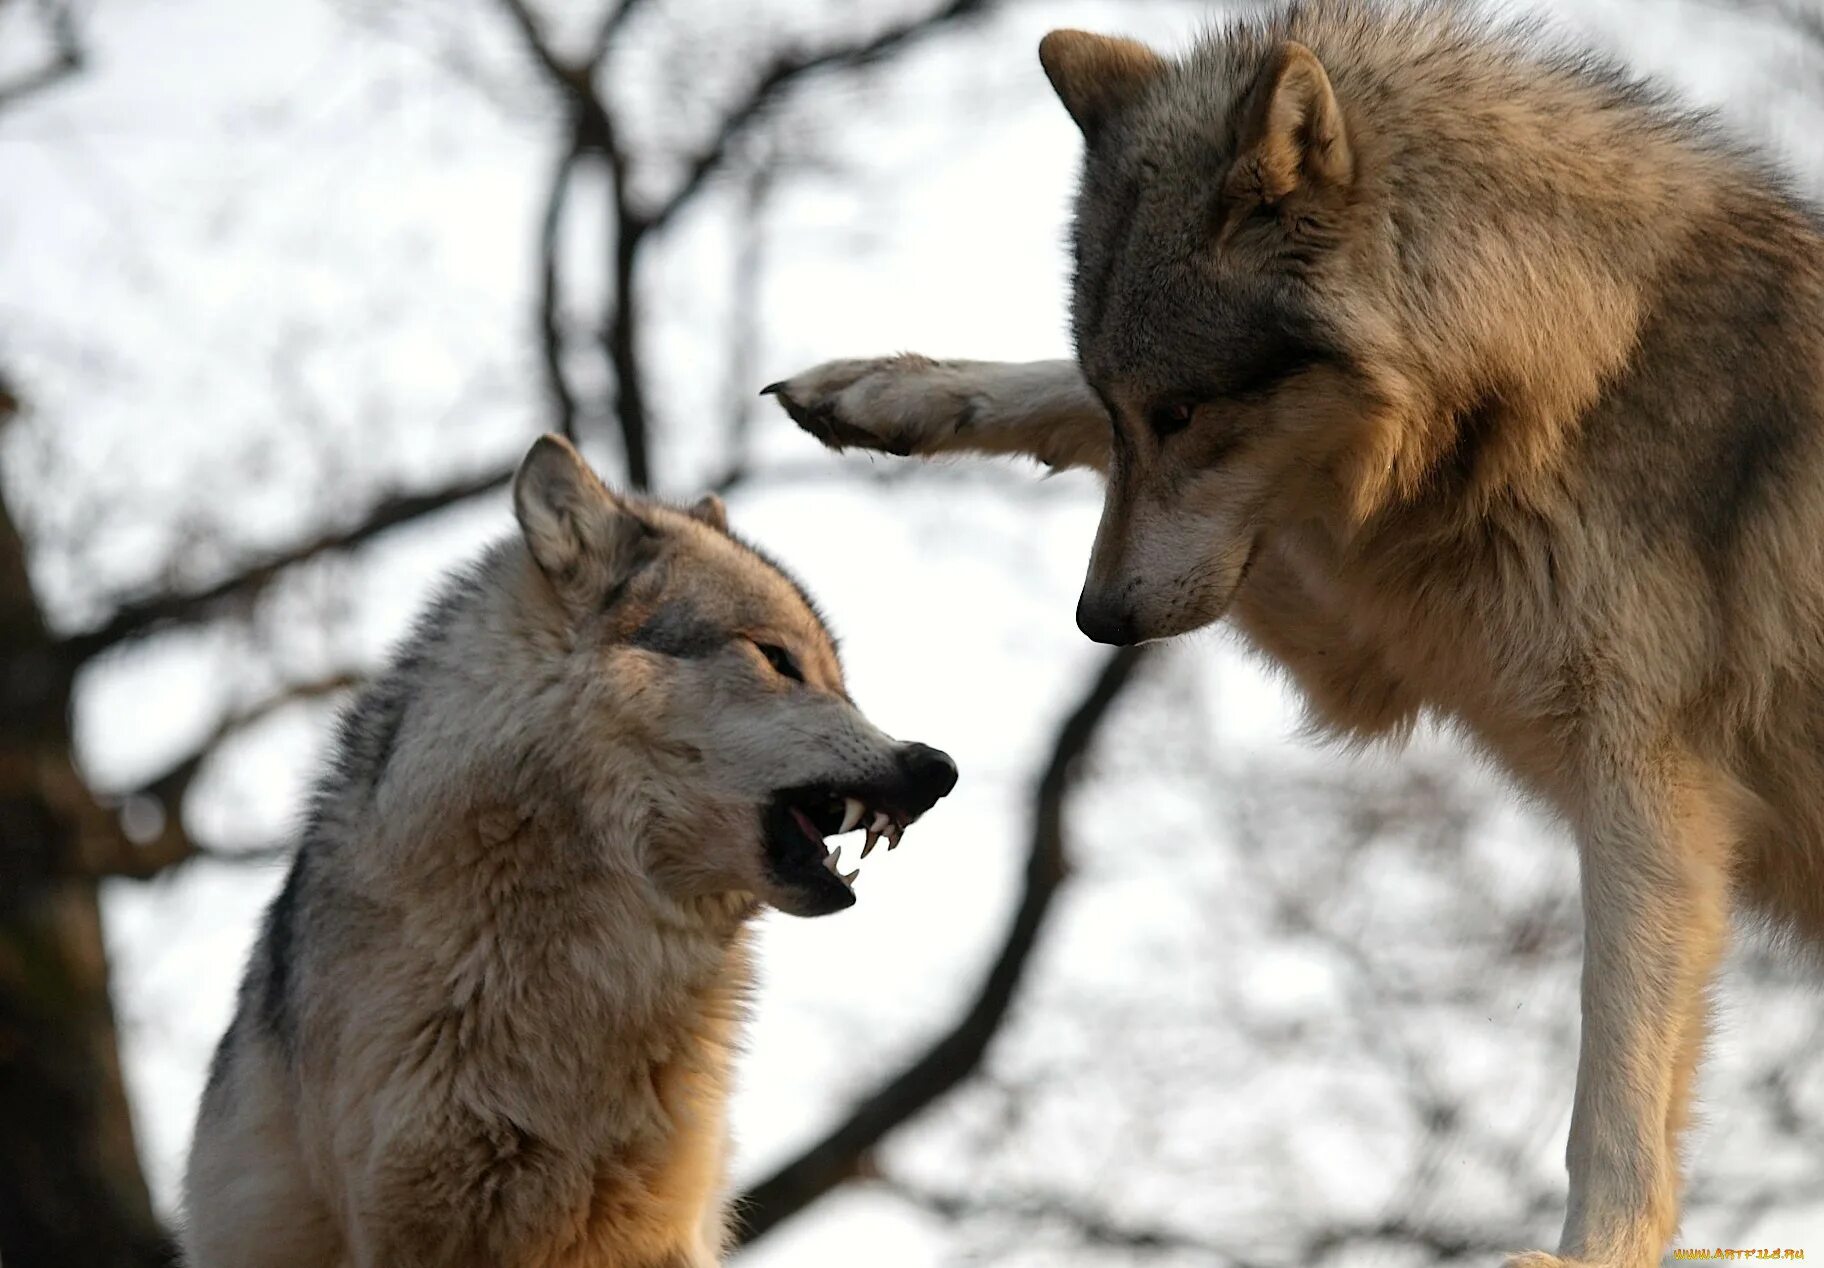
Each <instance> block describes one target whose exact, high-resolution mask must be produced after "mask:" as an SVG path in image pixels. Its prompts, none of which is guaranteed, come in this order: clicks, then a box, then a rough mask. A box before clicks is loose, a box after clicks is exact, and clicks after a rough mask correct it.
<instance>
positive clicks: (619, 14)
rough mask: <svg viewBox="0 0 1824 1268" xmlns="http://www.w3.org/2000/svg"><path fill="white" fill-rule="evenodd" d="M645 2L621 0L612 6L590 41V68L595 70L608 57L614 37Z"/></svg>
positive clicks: (642, 0) (641, 0)
mask: <svg viewBox="0 0 1824 1268" xmlns="http://www.w3.org/2000/svg"><path fill="white" fill-rule="evenodd" d="M642 3H644V0H620V3H618V4H615V5H611V6H610V7H609V9H608V11H607V13H606V14H605V15H604V16H603V18H602V24H601V25H600V26H599V27H597V28H596V32H595V38H594V39H593V40H591V41H589V68H590V69H591V70H594V69H595V68H596V67H598V66H600V65H601V64H602V61H603V59H604V58H606V57H607V56H608V50H609V49H611V48H613V47H614V37H615V36H617V35H619V34H620V32H621V28H622V27H623V26H625V25H626V24H627V19H628V18H630V17H632V16H633V14H634V11H635V10H637V9H638V8H639V7H640V5H641V4H642Z"/></svg>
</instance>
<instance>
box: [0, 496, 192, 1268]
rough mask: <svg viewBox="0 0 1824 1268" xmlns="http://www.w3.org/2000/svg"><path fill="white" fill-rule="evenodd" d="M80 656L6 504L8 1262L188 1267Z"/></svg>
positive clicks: (1, 873)
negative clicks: (121, 929) (126, 984)
mask: <svg viewBox="0 0 1824 1268" xmlns="http://www.w3.org/2000/svg"><path fill="white" fill-rule="evenodd" d="M70 679H71V671H70V667H69V661H68V659H67V658H66V657H65V656H63V655H62V654H61V653H60V651H59V649H58V648H57V646H56V645H55V644H54V643H53V642H52V641H51V639H50V637H49V634H48V632H47V631H46V629H45V627H44V621H43V618H42V615H41V614H40V612H39V610H38V605H37V601H36V598H35V596H34V595H33V593H32V588H31V579H30V577H29V575H28V574H27V572H26V568H25V552H24V548H23V545H22V543H21V542H20V540H19V535H18V533H17V532H16V531H15V530H14V527H13V523H12V519H11V517H10V515H8V514H7V511H6V507H5V505H4V503H0V1263H3V1264H4V1265H5V1268H77V1266H78V1265H80V1266H81V1268H149V1266H151V1265H166V1264H171V1263H173V1262H175V1254H174V1252H173V1250H172V1248H171V1244H170V1241H169V1239H168V1238H167V1237H166V1235H165V1233H164V1231H163V1230H162V1229H161V1228H160V1227H159V1224H158V1221H157V1220H156V1219H155V1218H154V1216H153V1214H152V1204H151V1201H150V1199H149V1197H148V1195H147V1191H146V1182H145V1178H144V1176H143V1174H142V1173H141V1171H140V1167H139V1154H138V1150H137V1148H136V1147H135V1144H134V1138H133V1121H132V1117H131V1115H130V1114H129V1112H128V1108H127V1096H126V1089H125V1086H124V1085H123V1083H122V1081H121V1074H120V1053H119V1047H118V1042H117V1036H116V1033H115V1028H114V1010H113V1006H112V1004H111V1002H110V1000H109V997H108V962H107V954H106V951H105V948H104V947H103V944H102V936H101V916H100V908H99V904H98V902H97V895H96V884H95V881H94V880H93V879H92V878H91V877H90V876H88V875H87V874H86V870H85V869H84V868H83V866H82V860H81V859H80V858H79V857H78V848H79V841H80V837H79V833H78V830H77V828H76V826H75V825H76V823H77V822H78V821H79V816H80V814H81V809H80V808H81V807H82V805H83V804H84V802H86V800H87V796H88V794H87V792H86V790H84V789H83V788H82V785H81V784H80V783H79V782H78V780H77V777H76V774H75V770H74V767H73V764H72V761H71V753H70V728H69V705H70Z"/></svg>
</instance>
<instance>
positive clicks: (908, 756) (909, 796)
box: [899, 743, 956, 819]
mask: <svg viewBox="0 0 1824 1268" xmlns="http://www.w3.org/2000/svg"><path fill="white" fill-rule="evenodd" d="M899 765H900V768H901V769H902V770H904V771H905V773H906V775H905V778H906V792H905V795H904V805H905V808H906V809H907V811H909V812H910V813H911V815H912V817H913V818H915V819H916V818H917V817H918V816H919V815H922V814H923V813H925V811H927V810H929V809H931V807H932V806H935V805H936V804H937V802H938V799H939V798H940V797H946V796H948V795H949V793H950V790H951V789H952V788H955V787H956V763H955V762H953V761H951V760H950V754H948V753H946V752H944V751H943V750H942V749H935V748H932V747H931V746H930V745H929V744H917V743H913V744H902V745H900V746H899Z"/></svg>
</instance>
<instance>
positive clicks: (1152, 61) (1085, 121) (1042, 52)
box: [1039, 31, 1166, 144]
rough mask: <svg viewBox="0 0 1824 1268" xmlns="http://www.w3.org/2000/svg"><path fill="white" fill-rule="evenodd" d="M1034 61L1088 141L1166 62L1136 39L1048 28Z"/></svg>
mask: <svg viewBox="0 0 1824 1268" xmlns="http://www.w3.org/2000/svg"><path fill="white" fill-rule="evenodd" d="M1039 65H1041V66H1043V67H1044V68H1045V77H1046V78H1047V79H1049V80H1050V81H1051V86H1052V88H1054V89H1055V90H1056V91H1057V94H1058V100H1060V101H1062V102H1063V103H1064V109H1066V110H1068V111H1069V112H1070V117H1071V118H1072V119H1074V120H1076V123H1077V127H1078V128H1080V129H1082V131H1083V139H1084V140H1085V141H1088V142H1090V143H1091V144H1094V143H1095V139H1096V136H1097V134H1098V133H1100V132H1101V130H1102V127H1103V125H1104V124H1106V123H1107V122H1108V120H1109V119H1110V118H1111V117H1113V116H1114V114H1115V113H1116V112H1118V111H1119V110H1121V109H1122V108H1123V107H1125V106H1127V105H1129V104H1131V103H1132V102H1133V101H1134V100H1135V99H1137V98H1138V97H1139V96H1140V94H1141V93H1143V92H1144V91H1146V88H1147V86H1148V85H1149V84H1151V83H1152V82H1153V81H1154V80H1156V79H1158V78H1159V76H1160V75H1162V74H1164V73H1165V65H1166V63H1165V59H1164V58H1163V57H1160V56H1159V54H1157V53H1155V52H1153V50H1152V49H1150V48H1148V47H1147V46H1146V45H1144V44H1142V43H1140V42H1139V41H1138V40H1126V39H1121V38H1119V37H1117V36H1112V35H1091V34H1090V33H1089V32H1088V31H1053V32H1052V33H1051V34H1049V35H1047V36H1046V37H1045V38H1044V39H1042V40H1040V41H1039Z"/></svg>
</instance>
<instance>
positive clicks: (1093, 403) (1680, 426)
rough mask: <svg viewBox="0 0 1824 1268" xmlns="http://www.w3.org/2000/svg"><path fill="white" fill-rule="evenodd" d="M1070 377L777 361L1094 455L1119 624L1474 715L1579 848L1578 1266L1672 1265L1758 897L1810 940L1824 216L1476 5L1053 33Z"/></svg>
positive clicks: (942, 420) (907, 407) (902, 438)
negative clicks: (1693, 1151) (1184, 36)
mask: <svg viewBox="0 0 1824 1268" xmlns="http://www.w3.org/2000/svg"><path fill="white" fill-rule="evenodd" d="M1039 57H1040V61H1041V63H1042V66H1043V68H1044V71H1045V73H1046V75H1047V76H1048V77H1049V79H1050V81H1051V83H1052V85H1053V87H1054V88H1055V89H1056V91H1057V94H1058V96H1059V97H1060V98H1061V100H1062V102H1063V105H1064V107H1065V109H1066V110H1067V111H1068V112H1069V114H1070V116H1071V118H1072V119H1073V120H1074V121H1075V123H1076V125H1077V126H1078V128H1079V129H1080V131H1081V132H1082V135H1083V139H1084V145H1085V152H1084V158H1083V167H1082V177H1081V184H1080V188H1079V193H1078V196H1077V200H1076V210H1075V222H1074V229H1073V240H1074V275H1073V286H1072V296H1071V318H1072V330H1073V335H1074V340H1075V345H1076V354H1077V355H1076V358H1075V360H1074V361H1050V362H1039V363H1030V364H1018V365H1006V364H995V363H983V362H971V361H947V360H934V359H931V358H928V357H923V356H917V355H901V356H897V357H883V358H869V359H851V360H843V361H837V362H831V363H826V364H823V365H820V366H817V367H815V368H813V369H811V370H808V371H805V372H803V373H801V374H798V375H795V376H793V377H792V378H789V379H787V380H784V381H782V382H780V383H777V384H773V385H771V386H770V387H769V388H768V389H766V390H767V391H769V392H772V393H774V394H775V395H776V396H777V397H778V399H779V401H780V403H781V404H783V405H784V407H785V408H786V410H787V411H788V412H789V413H790V414H791V415H792V416H793V418H795V419H796V420H797V421H798V422H799V423H800V424H801V425H802V426H803V427H804V428H805V429H807V430H808V431H810V432H811V433H812V434H813V435H815V436H816V437H818V438H819V439H821V440H822V441H824V442H825V443H827V444H829V445H832V446H834V447H837V448H843V447H848V446H856V447H861V448H866V449H871V450H879V451H886V452H891V453H898V454H911V455H917V456H920V457H932V456H938V455H945V454H957V453H973V454H1015V455H1023V456H1027V457H1031V458H1035V459H1037V460H1039V461H1040V462H1043V463H1046V464H1049V465H1050V466H1052V467H1085V468H1091V469H1093V470H1095V471H1098V472H1101V473H1102V474H1103V475H1104V476H1105V478H1106V497H1105V501H1104V505H1103V512H1102V519H1101V524H1100V527H1099V529H1098V530H1097V533H1096V538H1095V544H1094V547H1093V549H1092V551H1091V554H1090V559H1089V567H1088V575H1087V579H1086V580H1085V582H1084V585H1083V590H1082V595H1081V598H1080V600H1079V603H1078V605H1077V612H1076V616H1077V623H1078V624H1079V625H1080V626H1081V628H1082V629H1083V631H1084V632H1085V633H1086V634H1088V635H1089V636H1090V637H1091V638H1093V639H1096V640H1098V641H1101V642H1106V643H1116V644H1125V643H1132V642H1136V641H1141V640H1148V639H1160V638H1166V637H1169V636H1172V635H1176V634H1180V633H1183V632H1185V631H1188V630H1192V629H1196V628H1198V627H1200V626H1204V625H1207V624H1209V623H1210V622H1213V621H1215V620H1217V619H1218V618H1221V617H1224V616H1228V617H1230V618H1231V619H1232V620H1233V622H1234V623H1235V624H1236V625H1237V626H1238V627H1239V628H1240V630H1241V631H1242V632H1243V634H1244V635H1245V637H1246V638H1247V639H1248V640H1249V641H1251V643H1252V644H1253V645H1254V646H1255V647H1256V648H1257V649H1259V650H1260V651H1261V652H1262V653H1264V654H1265V656H1266V657H1267V658H1269V660H1270V661H1271V662H1273V663H1275V664H1276V665H1278V666H1280V667H1282V668H1283V670H1284V671H1285V672H1286V673H1287V674H1288V675H1289V676H1290V677H1291V678H1292V679H1293V681H1294V682H1295V683H1296V685H1297V686H1298V687H1299V688H1300V689H1301V690H1302V693H1303V696H1304V698H1305V700H1306V701H1307V702H1308V705H1309V708H1310V710H1311V712H1312V714H1313V716H1314V718H1315V720H1316V721H1317V722H1318V723H1320V724H1321V725H1322V726H1324V727H1328V728H1330V729H1331V730H1332V731H1334V732H1335V733H1337V734H1339V735H1341V736H1343V737H1345V738H1348V739H1353V740H1362V741H1365V740H1371V739H1376V738H1387V739H1394V740H1397V739H1399V738H1401V737H1403V736H1405V735H1406V734H1407V733H1408V732H1409V731H1410V730H1411V728H1412V727H1413V725H1414V723H1415V722H1416V721H1417V720H1419V719H1420V718H1423V717H1430V718H1433V719H1437V720H1440V721H1442V722H1443V723H1445V724H1446V725H1448V726H1451V727H1453V728H1454V729H1456V730H1457V731H1458V732H1460V733H1461V734H1462V735H1463V736H1465V737H1466V738H1467V740H1468V741H1469V742H1470V743H1471V744H1472V745H1473V746H1474V747H1475V748H1477V749H1479V750H1480V751H1481V752H1482V753H1483V754H1485V755H1487V756H1488V757H1490V758H1492V759H1493V760H1494V761H1495V762H1497V763H1498V764H1499V765H1500V766H1502V767H1503V768H1505V770H1506V771H1507V772H1508V773H1509V774H1511V776H1512V777H1513V779H1514V781H1515V782H1516V783H1517V784H1518V786H1519V787H1520V788H1521V789H1522V790H1523V791H1524V792H1525V793H1527V794H1529V795H1531V796H1532V797H1534V798H1536V799H1538V800H1540V801H1542V802H1543V803H1545V804H1546V805H1547V806H1549V807H1551V808H1553V809H1554V810H1555V811H1556V812H1557V813H1558V814H1559V815H1561V816H1562V818H1563V820H1564V821H1565V822H1566V823H1567V824H1568V826H1569V828H1570V829H1571V831H1572V833H1573V835H1574V837H1575V839H1576V842H1577V845H1578V854H1579V864H1580V876H1581V896H1582V908H1583V914H1584V920H1585V935H1584V961H1583V974H1582V1038H1581V1046H1580V1054H1579V1061H1578V1068H1577V1080H1576V1092H1575V1097H1574V1101H1573V1110H1572V1118H1571V1126H1570V1132H1569V1141H1568V1148H1567V1151H1566V1162H1567V1169H1568V1172H1569V1185H1570V1196H1569V1202H1568V1208H1567V1211H1566V1215H1565V1221H1564V1227H1563V1233H1562V1237H1561V1240H1560V1242H1559V1244H1558V1250H1557V1253H1556V1254H1555V1255H1553V1254H1549V1253H1546V1252H1543V1251H1533V1252H1526V1253H1521V1254H1518V1255H1517V1256H1516V1257H1515V1258H1513V1259H1511V1260H1510V1261H1509V1262H1510V1264H1512V1265H1516V1266H1517V1268H1548V1266H1549V1268H1558V1266H1561V1265H1591V1266H1594V1265H1603V1266H1604V1268H1646V1266H1647V1265H1651V1264H1657V1263H1658V1262H1659V1260H1660V1256H1661V1254H1662V1252H1663V1250H1664V1248H1665V1246H1666V1245H1667V1243H1668V1241H1669V1239H1670V1237H1671V1235H1672V1234H1673V1232H1674V1230H1675V1226H1676V1221H1677V1202H1678V1194H1679V1189H1680V1185H1681V1174H1680V1172H1681V1163H1680V1159H1679V1146H1680V1136H1681V1132H1682V1130H1683V1128H1684V1127H1685V1125H1686V1121H1687V1115H1688V1112H1689V1106H1690V1102H1691V1096H1692V1081H1693V1074H1694V1071H1695V1070H1696V1068H1697V1065H1698V1062H1699V1058H1700V1054H1701V1049H1702V1047H1703V1044H1704V1039H1705V1030H1706V1025H1707V1005H1706V998H1707V988H1708V986H1709V984H1710V982H1711V979H1712V975H1713V972H1714V970H1715V967H1716V964H1717V961H1718V957H1719V955H1720V954H1721V953H1722V951H1723V949H1724V945H1725V942H1726V940H1727V938H1728V936H1729V932H1730V929H1731V924H1732V917H1733V916H1736V915H1738V914H1739V915H1742V916H1745V917H1749V918H1757V919H1759V920H1760V921H1762V922H1763V923H1765V924H1767V925H1769V926H1771V927H1773V928H1775V929H1777V930H1780V931H1783V932H1784V933H1785V934H1786V935H1787V939H1788V941H1790V942H1791V943H1793V944H1794V945H1795V946H1798V947H1802V948H1809V949H1810V950H1811V951H1813V952H1815V951H1816V950H1817V948H1818V947H1819V946H1820V945H1821V944H1824V233H1821V229H1820V219H1819V216H1818V214H1817V212H1816V211H1815V210H1814V209H1813V207H1811V206H1810V205H1809V204H1808V203H1806V202H1805V201H1803V200H1802V199H1800V198H1799V197H1797V196H1795V195H1794V194H1793V192H1792V191H1791V189H1790V188H1789V185H1788V183H1787V181H1786V180H1785V179H1783V178H1782V176H1781V175H1780V174H1779V173H1778V172H1777V171H1776V170H1775V169H1774V168H1772V167H1771V166H1770V165H1769V164H1768V163H1767V162H1765V161H1764V160H1763V159H1761V158H1760V157H1758V156H1757V155H1756V154H1755V153H1754V152H1753V151H1752V150H1750V149H1748V148H1746V147H1744V146H1742V145H1740V144H1738V143H1735V142H1733V141H1731V140H1730V139H1728V138H1727V137H1726V136H1725V135H1724V134H1723V132H1722V131H1721V130H1720V129H1719V128H1718V127H1717V126H1716V125H1715V124H1714V123H1713V122H1712V121H1711V120H1709V119H1707V118H1705V117H1703V116H1700V115H1696V114H1693V113H1691V112H1689V111H1687V110H1685V109H1683V108H1681V107H1680V106H1679V105H1678V103H1677V101H1676V100H1675V99H1674V98H1673V97H1671V96H1670V95H1669V94H1667V93H1666V92H1664V91H1662V90H1661V89H1659V88H1656V87H1654V86H1653V85H1651V84H1648V83H1644V82H1639V81H1636V80H1635V79H1632V78H1630V77H1629V75H1628V74H1627V73H1626V72H1624V71H1623V70H1620V69H1618V68H1616V67H1614V66H1613V65H1610V64H1608V63H1605V62H1604V61H1602V60H1600V59H1597V58H1594V57H1591V56H1588V55H1585V54H1582V53H1579V52H1576V51H1574V50H1567V49H1566V47H1565V46H1563V45H1562V44H1560V43H1558V42H1557V41H1556V40H1555V39H1554V38H1552V37H1550V36H1549V35H1548V34H1546V33H1544V32H1542V31H1540V30H1538V29H1536V28H1527V27H1524V26H1512V25H1506V24H1503V23H1498V22H1496V21H1494V20H1492V19H1488V18H1486V17H1483V16H1478V15H1477V14H1476V13H1474V12H1471V11H1468V10H1466V9H1464V8H1462V7H1461V6H1455V5H1449V4H1442V3H1417V4H1413V5H1407V6H1394V5H1389V4H1382V3H1342V2H1341V0H1313V2H1311V3H1301V4H1296V5H1293V6H1291V7H1283V8H1278V9H1275V10H1272V11H1270V12H1267V13H1265V14H1261V15H1256V16H1254V17H1250V18H1245V19H1241V20H1237V21H1232V22H1229V23H1227V24H1225V25H1219V26H1217V27H1216V28H1215V29H1213V30H1212V31H1211V32H1210V33H1209V34H1208V35H1207V36H1205V37H1203V38H1202V39H1201V40H1200V42H1198V43H1197V44H1196V45H1195V46H1194V47H1192V48H1191V49H1190V50H1189V51H1188V52H1187V53H1185V54H1184V55H1183V56H1180V57H1175V58H1173V57H1166V56H1162V55H1161V54H1159V53H1158V52H1156V51H1154V50H1153V49H1152V48H1150V47H1148V46H1146V45H1144V44H1142V43H1139V42H1136V41H1132V40H1127V39H1122V38H1115V37H1104V36H1098V35H1092V34H1087V33H1084V32H1079V31H1054V32H1053V33H1051V34H1050V35H1048V36H1046V37H1045V39H1044V41H1043V42H1042V43H1041V45H1040V49H1039Z"/></svg>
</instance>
